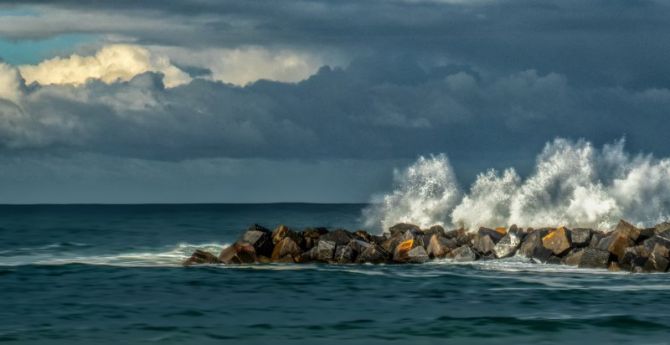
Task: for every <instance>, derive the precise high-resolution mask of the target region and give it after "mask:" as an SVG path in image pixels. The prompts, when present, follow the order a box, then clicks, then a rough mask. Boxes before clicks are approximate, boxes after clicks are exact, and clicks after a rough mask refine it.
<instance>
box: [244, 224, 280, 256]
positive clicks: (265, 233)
mask: <svg viewBox="0 0 670 345" xmlns="http://www.w3.org/2000/svg"><path fill="white" fill-rule="evenodd" d="M237 242H238V243H248V244H250V245H252V246H253V247H254V250H255V252H256V255H263V256H267V257H271V256H272V250H273V249H274V245H273V244H272V233H271V232H270V230H268V229H265V228H263V227H261V226H260V225H253V226H252V227H250V228H249V229H248V230H247V231H245V232H244V233H243V234H242V236H240V238H239V239H238V240H237Z"/></svg>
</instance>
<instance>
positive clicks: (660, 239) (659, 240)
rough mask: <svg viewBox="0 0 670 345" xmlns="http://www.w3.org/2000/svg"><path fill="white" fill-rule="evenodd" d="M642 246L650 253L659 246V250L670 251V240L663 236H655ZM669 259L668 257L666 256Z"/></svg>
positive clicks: (645, 241)
mask: <svg viewBox="0 0 670 345" xmlns="http://www.w3.org/2000/svg"><path fill="white" fill-rule="evenodd" d="M642 245H643V246H644V247H645V248H647V250H648V251H650V252H651V251H653V250H655V247H656V246H658V247H659V250H663V248H665V250H666V251H667V250H670V239H669V238H666V237H664V236H663V235H662V234H661V235H654V236H652V237H650V238H648V239H646V240H644V241H643V242H642ZM665 256H666V257H667V255H665Z"/></svg>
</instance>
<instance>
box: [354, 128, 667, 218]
mask: <svg viewBox="0 0 670 345" xmlns="http://www.w3.org/2000/svg"><path fill="white" fill-rule="evenodd" d="M624 143H625V142H624V140H623V139H621V140H619V141H617V142H614V143H612V144H608V145H604V146H603V147H602V148H596V147H594V145H593V144H592V143H590V142H588V141H585V140H579V141H572V140H567V139H561V138H558V139H555V140H553V141H551V142H549V143H547V144H546V145H545V147H544V149H543V150H542V152H541V153H540V154H539V155H538V156H537V158H536V164H535V167H534V169H533V172H532V173H531V174H530V175H529V176H528V177H526V178H522V177H521V176H519V174H518V173H517V172H516V170H515V169H514V168H513V167H510V168H508V169H505V170H504V171H502V172H500V171H497V170H494V169H490V170H488V171H485V172H482V173H480V174H478V176H477V179H476V181H475V182H474V183H473V184H472V185H471V186H470V188H469V189H467V190H466V189H463V188H462V187H461V186H460V185H459V184H458V181H457V178H456V176H455V174H454V172H453V169H452V166H451V164H450V163H449V159H448V157H447V156H446V155H445V154H439V155H436V156H430V157H419V159H418V160H417V161H416V162H415V163H414V164H412V165H411V166H409V167H407V168H406V169H404V170H396V171H394V190H393V191H392V192H390V193H388V194H385V195H380V196H377V197H374V198H373V200H372V205H371V206H370V207H368V208H366V209H365V210H364V211H363V215H364V218H365V221H366V225H367V226H368V227H371V228H373V229H375V228H376V229H384V230H385V229H387V228H388V227H390V226H391V225H393V224H396V223H399V222H407V223H413V224H417V225H419V226H421V227H428V226H431V225H434V224H440V225H443V226H449V227H461V226H462V227H465V228H468V229H476V228H478V227H479V226H509V225H512V224H517V225H519V226H523V227H528V226H530V227H542V226H558V225H565V226H571V227H577V226H582V227H593V228H598V229H603V230H607V229H611V228H612V227H613V226H614V225H615V224H616V222H618V221H619V219H622V218H623V219H626V220H628V221H630V222H633V223H635V224H637V225H639V226H651V225H653V224H656V223H659V222H662V221H664V220H667V219H668V218H670V217H669V215H670V212H669V211H670V159H669V158H661V159H658V158H655V157H653V156H652V155H641V154H638V155H631V154H629V153H627V152H626V151H625V150H624Z"/></svg>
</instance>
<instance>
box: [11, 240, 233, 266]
mask: <svg viewBox="0 0 670 345" xmlns="http://www.w3.org/2000/svg"><path fill="white" fill-rule="evenodd" d="M79 246H84V245H83V244H79ZM227 246H228V244H218V243H204V244H190V243H179V244H177V245H176V246H171V247H166V248H161V249H157V250H155V251H131V252H127V253H117V254H102V255H95V254H90V253H86V254H83V253H76V252H69V251H62V249H60V250H52V251H43V249H58V248H61V247H62V246H60V245H57V244H52V245H46V246H40V247H36V248H20V249H17V250H15V251H14V252H10V251H5V252H4V255H2V256H0V266H26V265H68V264H86V265H99V266H120V267H177V266H181V264H182V262H183V261H184V260H186V259H187V258H188V257H190V256H191V254H193V252H194V251H195V250H196V249H200V250H204V251H208V252H210V253H212V254H215V255H219V253H220V252H221V250H222V249H223V248H225V247H227Z"/></svg>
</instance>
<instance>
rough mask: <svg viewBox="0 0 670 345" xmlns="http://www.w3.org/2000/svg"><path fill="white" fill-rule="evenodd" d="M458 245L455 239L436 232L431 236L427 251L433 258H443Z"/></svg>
mask: <svg viewBox="0 0 670 345" xmlns="http://www.w3.org/2000/svg"><path fill="white" fill-rule="evenodd" d="M457 247H458V245H457V243H456V240H455V239H453V238H446V237H444V236H441V235H439V234H434V235H433V236H431V238H430V241H429V243H428V249H427V250H426V252H428V256H429V257H431V258H443V257H445V256H446V255H447V253H449V252H450V251H451V250H452V249H456V248H457Z"/></svg>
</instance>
